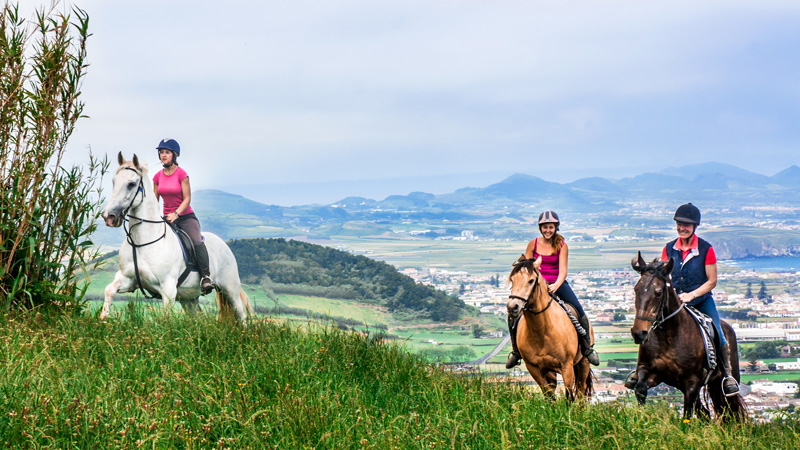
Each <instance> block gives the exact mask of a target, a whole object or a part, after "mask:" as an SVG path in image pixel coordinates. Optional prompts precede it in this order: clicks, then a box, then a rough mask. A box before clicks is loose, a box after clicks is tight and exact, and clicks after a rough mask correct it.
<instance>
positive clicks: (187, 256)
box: [170, 224, 198, 272]
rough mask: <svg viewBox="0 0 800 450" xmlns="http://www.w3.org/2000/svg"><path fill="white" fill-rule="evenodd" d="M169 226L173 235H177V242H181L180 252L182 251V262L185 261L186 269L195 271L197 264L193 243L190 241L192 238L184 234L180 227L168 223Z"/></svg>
mask: <svg viewBox="0 0 800 450" xmlns="http://www.w3.org/2000/svg"><path fill="white" fill-rule="evenodd" d="M170 228H172V231H174V232H175V236H177V237H178V242H180V244H181V253H183V262H184V263H186V267H187V269H189V270H191V271H193V272H196V271H197V270H198V269H197V264H195V252H194V244H193V243H192V238H190V237H189V235H188V234H186V232H185V231H183V230H181V229H180V228H178V227H176V226H174V225H172V224H170Z"/></svg>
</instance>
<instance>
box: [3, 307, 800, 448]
mask: <svg viewBox="0 0 800 450" xmlns="http://www.w3.org/2000/svg"><path fill="white" fill-rule="evenodd" d="M145 308H149V307H146V306H142V305H141V304H135V303H132V304H131V305H129V306H128V308H126V309H124V310H123V312H122V314H121V315H120V316H119V317H117V318H115V319H113V320H110V321H108V322H99V321H96V319H94V318H92V317H86V316H77V317H76V316H66V315H58V316H56V315H46V314H44V315H42V314H39V315H36V314H33V313H26V314H21V315H12V316H11V317H10V319H9V320H10V324H9V325H10V326H6V327H3V328H2V329H0V346H1V348H2V349H3V351H2V352H0V411H3V413H2V416H0V445H2V446H3V447H5V448H170V449H171V448H176V449H184V448H186V449H195V448H197V449H199V448H219V449H223V448H230V449H245V448H252V449H261V448H267V449H273V448H276V449H364V448H371V449H493V448H520V449H522V448H525V449H527V448H609V449H618V448H625V449H628V448H632V449H653V448H659V449H660V448H696V449H719V448H737V449H738V448H759V449H761V448H776V449H777V448H798V447H800V426H798V423H797V422H795V421H792V420H784V421H775V422H771V423H747V424H743V425H726V424H720V423H717V422H714V421H711V422H704V421H699V420H695V419H693V420H691V421H689V422H688V423H686V422H684V421H683V420H681V418H680V416H679V414H678V413H677V412H676V411H674V410H673V409H671V408H669V407H667V406H663V405H647V406H645V407H639V406H636V405H634V404H624V403H611V404H590V403H581V402H579V403H575V404H569V403H567V402H565V401H563V400H557V401H554V402H551V401H548V400H546V399H544V398H543V397H542V396H541V395H540V394H538V393H535V392H534V391H533V390H532V389H531V388H530V387H528V386H521V385H517V384H512V383H510V382H509V380H508V379H499V380H489V379H486V378H484V377H481V376H478V375H477V374H467V375H464V374H458V373H451V372H448V371H445V370H441V369H440V368H437V367H435V366H432V365H429V364H426V363H425V362H424V361H422V360H420V359H419V358H417V357H415V356H413V355H411V354H409V353H407V352H406V351H405V350H404V349H403V348H402V347H400V346H398V345H397V344H394V343H391V342H387V341H385V340H384V339H382V336H381V335H380V334H373V333H360V332H351V331H344V330H340V329H338V328H336V327H335V326H329V325H326V324H311V325H304V326H303V327H301V328H300V327H298V326H296V325H291V324H289V323H287V322H283V321H278V320H264V321H254V322H251V323H250V324H249V326H248V327H247V328H244V329H242V328H237V327H234V326H231V325H230V324H226V323H221V322H218V321H217V320H216V319H214V318H212V317H210V316H208V317H206V316H203V315H201V316H200V317H198V318H194V319H193V318H188V317H185V316H184V315H182V314H174V313H173V314H171V315H165V314H161V313H159V311H160V308H158V307H156V308H155V310H153V311H150V310H146V309H145Z"/></svg>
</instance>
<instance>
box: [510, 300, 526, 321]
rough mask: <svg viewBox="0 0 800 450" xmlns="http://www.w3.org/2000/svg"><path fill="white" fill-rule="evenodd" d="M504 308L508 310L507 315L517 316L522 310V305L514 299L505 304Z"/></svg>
mask: <svg viewBox="0 0 800 450" xmlns="http://www.w3.org/2000/svg"><path fill="white" fill-rule="evenodd" d="M506 309H507V310H508V317H517V316H518V315H519V313H520V312H522V305H520V304H519V302H518V301H516V300H511V301H509V302H508V304H506Z"/></svg>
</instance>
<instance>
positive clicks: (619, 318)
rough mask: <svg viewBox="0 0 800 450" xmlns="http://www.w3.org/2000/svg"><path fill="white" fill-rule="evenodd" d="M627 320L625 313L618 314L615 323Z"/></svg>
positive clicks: (615, 315)
mask: <svg viewBox="0 0 800 450" xmlns="http://www.w3.org/2000/svg"><path fill="white" fill-rule="evenodd" d="M624 320H625V313H621V312H617V313H614V319H613V321H614V322H622V321H624Z"/></svg>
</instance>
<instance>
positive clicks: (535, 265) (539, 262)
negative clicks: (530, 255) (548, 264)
mask: <svg viewBox="0 0 800 450" xmlns="http://www.w3.org/2000/svg"><path fill="white" fill-rule="evenodd" d="M541 265H542V257H541V256H539V257H538V258H536V261H534V262H533V268H534V269H536V270H537V271H538V270H539V267H541Z"/></svg>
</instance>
